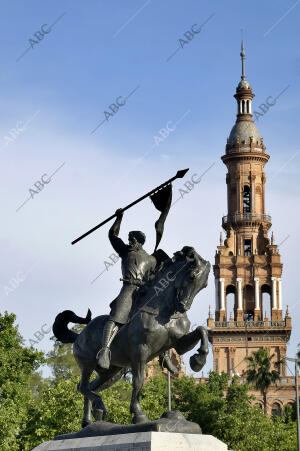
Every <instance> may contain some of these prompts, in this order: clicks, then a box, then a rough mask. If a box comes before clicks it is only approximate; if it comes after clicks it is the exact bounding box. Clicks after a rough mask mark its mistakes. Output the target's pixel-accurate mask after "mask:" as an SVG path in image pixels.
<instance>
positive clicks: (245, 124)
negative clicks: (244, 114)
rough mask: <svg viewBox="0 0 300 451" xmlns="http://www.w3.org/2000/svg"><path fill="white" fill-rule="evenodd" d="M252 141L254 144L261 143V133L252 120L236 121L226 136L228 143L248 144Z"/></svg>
mask: <svg viewBox="0 0 300 451" xmlns="http://www.w3.org/2000/svg"><path fill="white" fill-rule="evenodd" d="M251 139H252V141H253V142H254V144H257V145H258V144H261V142H262V137H261V134H260V132H259V130H258V128H257V127H256V125H255V124H254V122H253V120H252V121H251V120H243V121H238V122H236V123H235V124H234V126H233V127H232V130H231V132H230V135H229V138H228V144H231V145H233V144H237V143H238V142H239V143H240V144H250V142H251Z"/></svg>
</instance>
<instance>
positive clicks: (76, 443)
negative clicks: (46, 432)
mask: <svg viewBox="0 0 300 451" xmlns="http://www.w3.org/2000/svg"><path fill="white" fill-rule="evenodd" d="M77 449H78V451H116V450H120V451H227V450H228V448H227V445H225V443H223V442H221V441H220V440H218V439H216V438H215V437H213V436H212V435H202V434H182V433H174V432H134V433H131V434H119V435H106V436H100V437H86V438H75V439H68V440H54V441H52V442H45V443H42V444H41V445H39V446H37V447H36V448H34V450H33V451H76V450H77Z"/></svg>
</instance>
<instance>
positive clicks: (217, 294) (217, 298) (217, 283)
mask: <svg viewBox="0 0 300 451" xmlns="http://www.w3.org/2000/svg"><path fill="white" fill-rule="evenodd" d="M215 302H216V311H219V310H220V304H219V280H218V279H215Z"/></svg>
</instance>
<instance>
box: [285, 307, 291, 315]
mask: <svg viewBox="0 0 300 451" xmlns="http://www.w3.org/2000/svg"><path fill="white" fill-rule="evenodd" d="M285 316H290V312H289V306H288V305H287V306H286V312H285Z"/></svg>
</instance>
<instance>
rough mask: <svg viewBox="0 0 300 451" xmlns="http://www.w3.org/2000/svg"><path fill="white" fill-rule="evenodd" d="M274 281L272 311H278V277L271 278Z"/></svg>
mask: <svg viewBox="0 0 300 451" xmlns="http://www.w3.org/2000/svg"><path fill="white" fill-rule="evenodd" d="M271 280H272V310H277V296H276V295H277V293H276V288H277V287H276V280H277V279H276V277H271Z"/></svg>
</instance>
